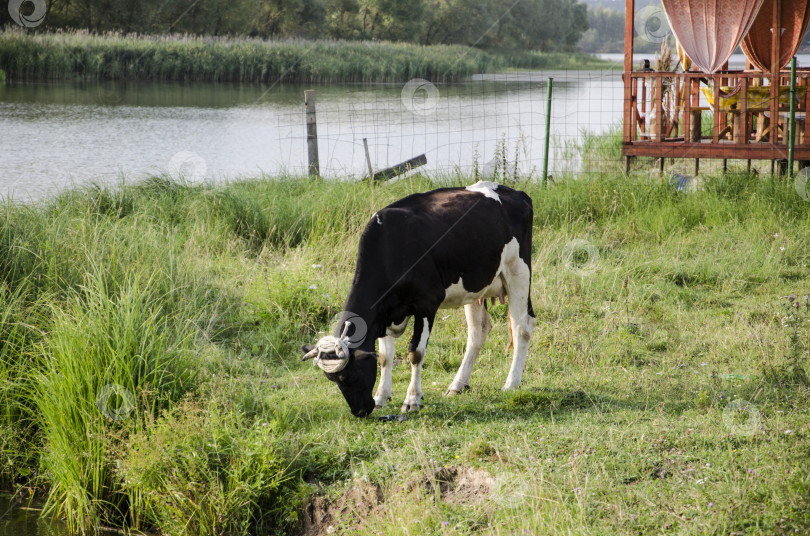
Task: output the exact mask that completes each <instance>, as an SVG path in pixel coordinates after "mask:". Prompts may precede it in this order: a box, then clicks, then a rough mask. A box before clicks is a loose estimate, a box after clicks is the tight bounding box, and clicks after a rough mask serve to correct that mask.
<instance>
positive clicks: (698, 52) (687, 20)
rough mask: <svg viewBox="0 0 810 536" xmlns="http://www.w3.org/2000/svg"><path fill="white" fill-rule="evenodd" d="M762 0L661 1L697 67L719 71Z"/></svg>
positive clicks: (754, 15) (745, 31) (702, 69)
mask: <svg viewBox="0 0 810 536" xmlns="http://www.w3.org/2000/svg"><path fill="white" fill-rule="evenodd" d="M762 1H763V0H662V2H663V4H664V11H665V12H666V14H667V18H668V19H669V25H670V27H671V28H672V31H673V32H674V33H675V37H676V38H677V39H678V41H679V42H680V43H681V46H682V47H683V49H684V50H685V51H686V54H687V55H688V56H689V57H690V58H691V59H692V63H694V64H695V67H697V68H698V69H700V70H701V71H703V72H704V73H709V74H711V73H715V72H717V71H718V70H720V67H722V66H723V64H724V63H726V61H728V57H729V56H731V53H732V52H734V49H735V48H737V45H739V44H740V41H742V38H743V37H744V36H745V34H746V33H748V29H749V28H750V27H751V24H753V22H754V19H755V18H756V15H757V12H758V11H759V8H760V7H761V6H762Z"/></svg>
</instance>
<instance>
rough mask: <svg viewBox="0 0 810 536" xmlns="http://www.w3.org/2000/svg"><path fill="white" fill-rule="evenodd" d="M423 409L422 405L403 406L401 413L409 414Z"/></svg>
mask: <svg viewBox="0 0 810 536" xmlns="http://www.w3.org/2000/svg"><path fill="white" fill-rule="evenodd" d="M420 409H422V404H402V411H401V413H408V412H409V411H419V410H420Z"/></svg>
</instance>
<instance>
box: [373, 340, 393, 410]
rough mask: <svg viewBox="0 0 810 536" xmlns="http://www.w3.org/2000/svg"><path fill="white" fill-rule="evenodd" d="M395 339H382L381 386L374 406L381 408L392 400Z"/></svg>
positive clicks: (375, 397) (378, 388)
mask: <svg viewBox="0 0 810 536" xmlns="http://www.w3.org/2000/svg"><path fill="white" fill-rule="evenodd" d="M395 352H396V349H395V346H394V338H393V337H391V336H390V335H389V336H386V337H382V338H381V339H380V369H381V372H382V374H381V375H380V385H379V386H378V387H377V394H376V395H374V404H375V406H376V407H378V408H381V407H383V406H385V405H386V404H387V403H388V401H389V400H391V373H392V371H393V370H394V354H395Z"/></svg>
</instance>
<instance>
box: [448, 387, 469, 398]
mask: <svg viewBox="0 0 810 536" xmlns="http://www.w3.org/2000/svg"><path fill="white" fill-rule="evenodd" d="M469 390H470V386H469V385H464V386H462V387H461V389H453V388H452V387H449V388H448V389H447V391H445V392H444V396H456V395H460V394H461V393H463V392H464V391H469Z"/></svg>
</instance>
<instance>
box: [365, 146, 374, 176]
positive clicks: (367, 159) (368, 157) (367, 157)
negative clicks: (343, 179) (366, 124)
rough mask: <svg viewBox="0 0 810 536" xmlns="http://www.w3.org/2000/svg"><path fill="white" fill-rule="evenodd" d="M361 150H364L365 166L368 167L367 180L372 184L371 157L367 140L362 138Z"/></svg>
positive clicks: (372, 169)
mask: <svg viewBox="0 0 810 536" xmlns="http://www.w3.org/2000/svg"><path fill="white" fill-rule="evenodd" d="M363 148H364V149H365V150H366V164H367V165H368V180H370V181H371V182H374V168H373V167H371V155H370V154H369V152H368V139H366V138H363Z"/></svg>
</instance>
